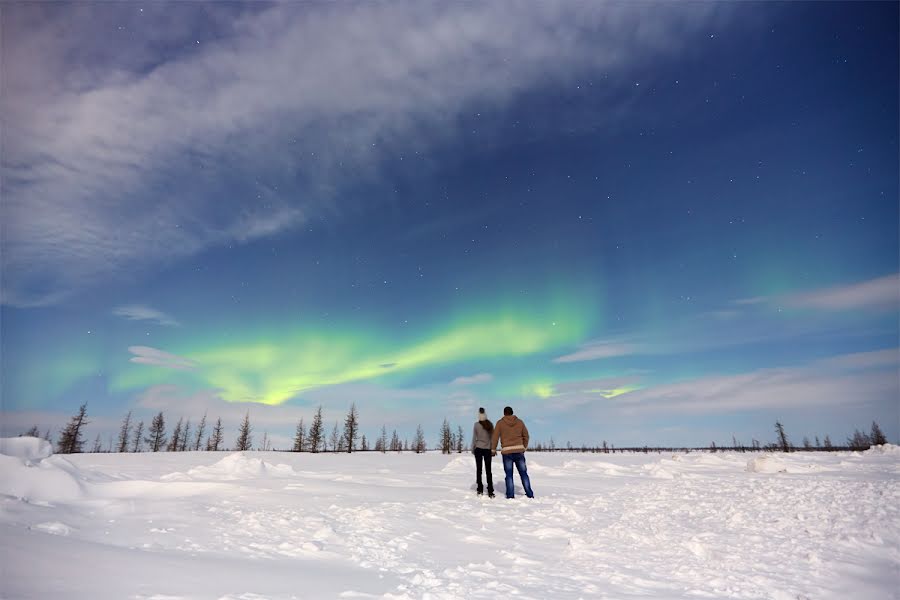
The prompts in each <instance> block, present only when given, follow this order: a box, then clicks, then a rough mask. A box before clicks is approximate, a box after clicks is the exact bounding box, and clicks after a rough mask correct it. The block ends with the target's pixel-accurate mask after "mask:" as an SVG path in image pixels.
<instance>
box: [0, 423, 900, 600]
mask: <svg viewBox="0 0 900 600" xmlns="http://www.w3.org/2000/svg"><path fill="white" fill-rule="evenodd" d="M0 450H2V452H3V455H0V544H2V556H0V570H2V572H0V595H2V597H3V598H40V599H46V598H62V597H66V598H69V599H71V598H85V599H88V598H90V599H104V598H110V599H126V598H134V599H151V598H154V599H158V600H162V599H169V600H172V599H177V598H212V599H233V600H238V599H242V600H258V599H261V598H279V599H281V598H500V597H503V598H509V597H515V598H542V599H543V598H622V599H631V598H640V599H648V598H649V599H657V598H691V599H695V598H771V599H773V600H788V599H790V600H796V599H806V600H820V599H825V598H834V599H841V600H845V599H849V598H854V599H867V598H871V599H878V600H881V599H885V598H898V597H900V592H898V590H900V585H898V584H900V485H898V481H900V448H898V447H896V446H885V447H883V448H876V449H873V450H870V451H867V452H864V453H846V452H844V453H833V454H825V453H794V454H789V455H784V454H749V453H748V454H739V453H718V454H701V453H693V454H677V455H672V454H646V455H645V454H608V455H605V454H567V453H559V454H553V455H549V454H529V455H528V467H529V472H530V474H531V479H532V484H533V486H534V490H535V493H536V495H537V497H536V498H535V499H534V500H529V499H527V498H525V497H524V495H522V494H521V489H520V488H519V489H518V491H517V498H516V499H514V500H506V499H504V498H503V492H502V483H503V482H502V465H501V462H500V460H499V459H495V460H494V480H495V485H496V487H497V490H498V497H497V498H496V499H493V500H490V499H488V498H486V497H482V498H479V497H477V496H476V495H475V492H474V470H475V468H474V467H475V464H474V462H475V461H474V459H473V457H471V456H470V455H468V454H463V455H458V454H454V455H452V456H449V457H448V456H442V455H440V454H435V453H428V454H426V455H413V454H400V455H398V454H386V455H383V454H375V453H365V454H362V453H360V454H354V455H344V454H341V455H332V454H319V455H310V454H288V453H278V452H247V453H203V452H201V453H192V452H187V453H172V454H169V453H160V454H149V453H145V454H82V455H69V456H50V455H49V449H48V448H46V447H41V446H40V445H39V444H38V443H37V440H32V439H28V440H26V439H14V440H3V443H2V446H0Z"/></svg>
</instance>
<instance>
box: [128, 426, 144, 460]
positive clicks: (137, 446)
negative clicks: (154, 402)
mask: <svg viewBox="0 0 900 600" xmlns="http://www.w3.org/2000/svg"><path fill="white" fill-rule="evenodd" d="M143 435H144V422H143V421H138V424H137V425H135V426H134V436H132V439H131V451H132V452H140V451H141V450H143V448H142V446H143V444H144V438H143Z"/></svg>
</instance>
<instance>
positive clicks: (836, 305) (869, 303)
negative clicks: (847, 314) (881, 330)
mask: <svg viewBox="0 0 900 600" xmlns="http://www.w3.org/2000/svg"><path fill="white" fill-rule="evenodd" d="M782 301H783V302H784V304H785V305H787V306H792V307H796V308H813V309H818V310H824V311H840V310H859V309H896V308H897V307H898V306H900V274H898V273H894V274H892V275H885V276H884V277H878V278H876V279H870V280H868V281H862V282H859V283H852V284H849V285H841V286H835V287H830V288H825V289H820V290H814V291H811V292H804V293H799V294H789V295H787V296H784V297H783V299H782Z"/></svg>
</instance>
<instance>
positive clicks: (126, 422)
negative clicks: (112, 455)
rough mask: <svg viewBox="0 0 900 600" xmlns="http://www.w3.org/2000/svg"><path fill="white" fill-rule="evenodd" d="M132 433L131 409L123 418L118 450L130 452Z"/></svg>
mask: <svg viewBox="0 0 900 600" xmlns="http://www.w3.org/2000/svg"><path fill="white" fill-rule="evenodd" d="M130 433H131V411H130V410H129V411H128V414H127V415H125V418H124V419H122V428H121V429H119V445H118V447H117V450H116V452H128V435H129V434H130Z"/></svg>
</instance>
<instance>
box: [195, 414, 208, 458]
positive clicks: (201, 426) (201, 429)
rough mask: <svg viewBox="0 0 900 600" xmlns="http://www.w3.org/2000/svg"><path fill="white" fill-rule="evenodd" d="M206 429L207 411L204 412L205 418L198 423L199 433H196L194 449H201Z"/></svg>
mask: <svg viewBox="0 0 900 600" xmlns="http://www.w3.org/2000/svg"><path fill="white" fill-rule="evenodd" d="M205 431H206V412H204V413H203V418H202V419H200V424H199V425H197V433H196V434H194V450H195V451H196V450H199V449H200V442H202V441H203V434H204V433H205Z"/></svg>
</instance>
